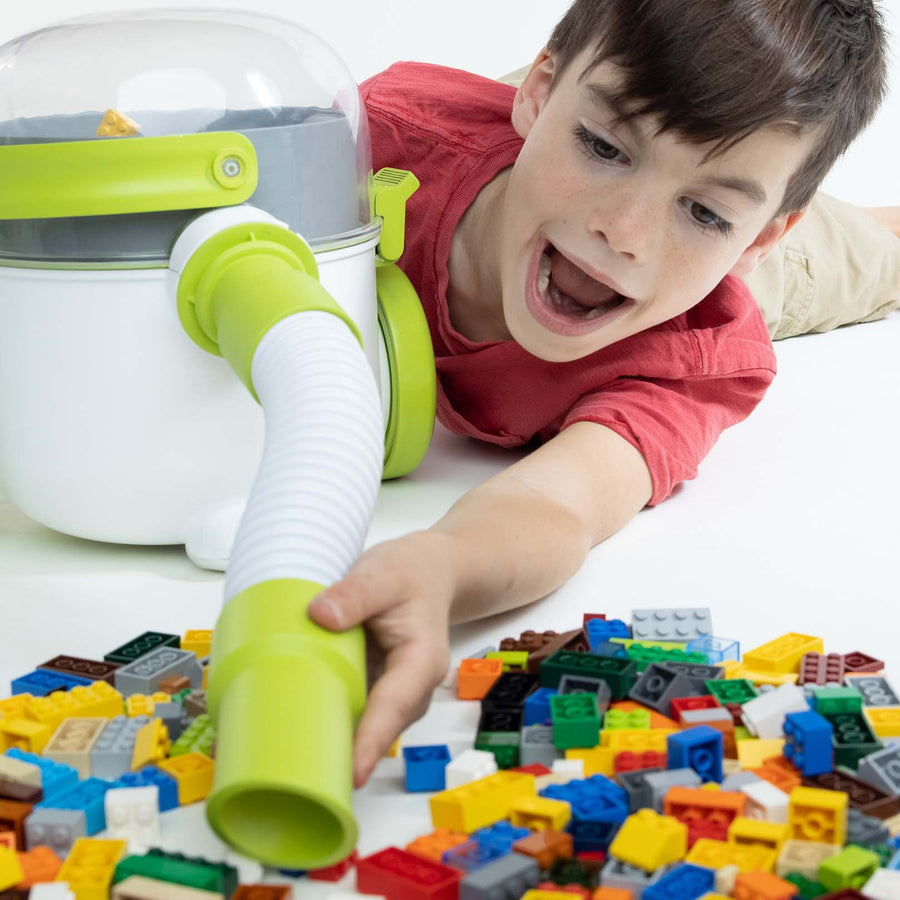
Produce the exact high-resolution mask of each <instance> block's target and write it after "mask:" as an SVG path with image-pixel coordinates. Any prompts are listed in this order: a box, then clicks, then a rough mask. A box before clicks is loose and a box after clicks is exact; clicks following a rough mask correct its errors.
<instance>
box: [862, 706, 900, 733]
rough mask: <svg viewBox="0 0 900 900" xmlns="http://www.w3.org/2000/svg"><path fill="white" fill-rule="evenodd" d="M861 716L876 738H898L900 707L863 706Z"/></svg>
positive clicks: (899, 731)
mask: <svg viewBox="0 0 900 900" xmlns="http://www.w3.org/2000/svg"><path fill="white" fill-rule="evenodd" d="M863 715H864V716H865V717H866V720H867V721H868V723H869V726H870V727H871V729H872V731H874V732H875V734H876V735H877V736H878V737H897V736H900V706H879V707H872V706H865V707H863Z"/></svg>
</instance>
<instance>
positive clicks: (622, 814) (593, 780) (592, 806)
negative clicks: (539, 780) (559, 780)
mask: <svg viewBox="0 0 900 900" xmlns="http://www.w3.org/2000/svg"><path fill="white" fill-rule="evenodd" d="M540 794H541V796H542V797H550V798H551V799H553V800H565V801H566V802H567V803H568V804H569V805H570V806H571V808H572V819H571V821H570V822H569V824H568V826H567V827H566V830H567V831H568V832H569V833H570V834H571V835H572V838H573V839H574V842H575V849H576V852H578V853H582V852H586V851H593V850H606V849H608V847H609V844H610V842H611V841H612V839H613V838H614V837H615V835H616V832H617V831H618V830H619V826H621V824H622V822H624V821H625V819H626V818H628V812H629V809H628V794H627V792H626V791H625V789H624V788H621V787H619V785H617V784H616V783H615V782H613V781H610V779H608V778H607V777H606V776H605V775H592V776H591V777H590V778H585V779H581V780H579V779H574V780H572V781H570V782H568V784H551V785H548V786H547V787H546V788H544V789H543V790H542V791H541V792H540Z"/></svg>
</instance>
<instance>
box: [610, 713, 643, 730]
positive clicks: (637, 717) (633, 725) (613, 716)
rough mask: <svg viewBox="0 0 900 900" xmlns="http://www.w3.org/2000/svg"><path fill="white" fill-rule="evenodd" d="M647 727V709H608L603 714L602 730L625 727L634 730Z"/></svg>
mask: <svg viewBox="0 0 900 900" xmlns="http://www.w3.org/2000/svg"><path fill="white" fill-rule="evenodd" d="M649 727H650V710H649V709H636V710H634V712H626V711H625V710H624V709H609V710H607V711H606V714H605V715H604V716H603V730H604V731H619V730H621V729H625V728H627V729H629V730H634V729H643V728H649Z"/></svg>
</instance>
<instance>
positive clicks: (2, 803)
mask: <svg viewBox="0 0 900 900" xmlns="http://www.w3.org/2000/svg"><path fill="white" fill-rule="evenodd" d="M32 808H33V807H32V805H31V804H30V803H19V801H18V800H0V831H12V832H13V833H14V834H15V836H16V846H18V847H24V846H25V819H26V818H27V817H28V816H30V815H31V810H32Z"/></svg>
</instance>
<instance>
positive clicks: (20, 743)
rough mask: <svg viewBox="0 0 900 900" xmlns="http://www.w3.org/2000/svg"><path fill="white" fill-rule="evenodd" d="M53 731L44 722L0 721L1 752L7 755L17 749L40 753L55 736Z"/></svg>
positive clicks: (26, 720) (27, 720) (8, 719)
mask: <svg viewBox="0 0 900 900" xmlns="http://www.w3.org/2000/svg"><path fill="white" fill-rule="evenodd" d="M53 731H54V729H53V728H51V727H50V726H49V725H45V724H44V723H43V722H35V721H33V720H32V719H13V718H11V717H7V718H5V719H3V720H0V752H4V753H5V752H6V751H7V750H10V749H12V748H13V747H16V748H18V749H19V750H24V751H25V752H26V753H40V752H41V751H42V750H43V749H44V747H45V746H46V744H47V741H49V740H50V738H51V737H52V736H53Z"/></svg>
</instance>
